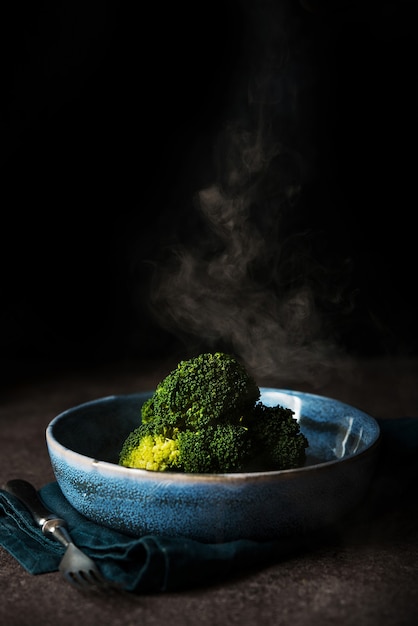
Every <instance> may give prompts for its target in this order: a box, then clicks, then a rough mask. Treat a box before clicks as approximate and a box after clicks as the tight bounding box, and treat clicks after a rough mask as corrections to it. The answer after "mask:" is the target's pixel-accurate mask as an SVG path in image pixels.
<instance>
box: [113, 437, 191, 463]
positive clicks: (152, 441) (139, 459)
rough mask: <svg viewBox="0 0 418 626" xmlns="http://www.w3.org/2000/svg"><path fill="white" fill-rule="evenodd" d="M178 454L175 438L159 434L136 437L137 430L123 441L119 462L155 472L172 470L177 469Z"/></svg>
mask: <svg viewBox="0 0 418 626" xmlns="http://www.w3.org/2000/svg"><path fill="white" fill-rule="evenodd" d="M137 430H140V429H137ZM179 454H180V453H179V449H178V443H177V440H176V439H171V438H168V437H165V436H164V435H161V434H145V435H142V436H140V437H139V438H138V436H137V432H136V431H133V433H131V434H130V435H129V436H128V438H127V440H126V441H125V444H124V446H123V448H122V451H121V455H120V460H119V463H120V465H124V466H125V467H134V468H136V469H146V470H152V471H155V472H164V471H169V470H173V471H174V470H176V469H178V459H179Z"/></svg>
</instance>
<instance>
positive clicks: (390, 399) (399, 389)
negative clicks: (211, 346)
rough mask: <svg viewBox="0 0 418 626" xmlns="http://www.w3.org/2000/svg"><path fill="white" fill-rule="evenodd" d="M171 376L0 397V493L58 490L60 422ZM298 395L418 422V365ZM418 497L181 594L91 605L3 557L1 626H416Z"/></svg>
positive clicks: (356, 368)
mask: <svg viewBox="0 0 418 626" xmlns="http://www.w3.org/2000/svg"><path fill="white" fill-rule="evenodd" d="M171 365H172V364H171V363H167V362H164V363H154V364H152V363H151V364H150V363H147V364H146V365H144V366H142V365H141V364H138V363H136V364H132V363H131V364H126V363H125V364H124V365H123V366H121V365H120V364H116V365H115V366H114V367H106V368H102V369H97V370H93V371H92V370H89V371H87V370H86V371H78V372H66V373H59V374H55V375H53V376H49V377H42V378H41V379H40V380H37V381H35V380H32V381H26V382H22V383H21V384H19V385H14V386H12V387H10V388H9V389H8V390H5V391H3V392H2V395H1V399H0V428H1V456H0V480H1V482H2V483H4V482H5V481H7V480H9V479H11V478H16V477H21V478H25V479H27V480H29V481H31V482H32V483H34V484H35V486H36V487H38V488H40V487H41V486H43V485H44V484H45V483H47V482H50V481H52V480H54V476H53V473H52V469H51V466H50V463H49V457H48V453H47V449H46V445H45V428H46V426H47V424H48V422H49V421H50V420H51V419H52V418H53V417H54V416H55V415H56V414H57V413H59V412H61V411H63V410H65V409H66V408H69V407H71V406H74V405H75V404H79V403H81V402H84V401H87V400H91V399H94V398H97V397H101V396H105V395H109V394H115V393H116V394H119V393H130V392H133V391H139V390H150V389H153V388H154V386H155V384H156V383H157V382H158V381H159V380H160V379H161V378H162V377H163V376H164V375H165V374H166V373H167V372H168V370H169V368H170V367H171ZM277 386H282V385H277ZM292 386H293V388H295V389H300V390H308V391H314V392H315V393H320V394H321V395H328V396H332V397H334V398H337V399H340V400H343V401H345V402H348V403H349V404H352V405H355V406H357V407H359V408H361V409H363V410H364V411H366V412H368V413H369V414H371V415H373V416H374V417H376V418H381V419H384V418H398V417H399V418H400V417H406V416H409V417H418V360H408V359H381V360H364V361H359V362H357V363H352V364H351V365H350V367H349V368H348V369H345V368H344V371H343V370H340V368H339V367H338V366H336V367H335V369H334V373H333V375H332V376H331V377H330V378H329V379H328V380H327V381H326V382H324V383H323V384H322V385H320V386H319V388H315V389H308V388H307V387H306V386H304V385H297V384H295V383H293V384H292ZM409 479H410V476H409ZM414 485H415V483H414V482H413V481H412V485H411V487H412V488H413V487H414ZM411 496H412V497H411V498H410V499H409V500H408V504H407V505H405V503H403V502H400V501H399V500H398V499H397V498H396V494H395V497H394V495H393V494H392V493H388V499H387V502H382V504H381V507H380V515H378V516H377V517H374V518H373V519H364V520H363V519H358V517H357V518H355V520H356V521H355V523H353V526H352V528H351V530H349V532H347V531H346V532H345V533H344V534H343V535H338V534H336V535H335V536H332V537H329V538H328V539H327V540H325V541H322V542H319V543H318V544H317V545H312V547H311V548H310V549H309V550H308V551H306V552H302V553H298V554H295V555H292V556H291V557H287V558H286V559H283V560H282V561H281V562H276V563H273V564H270V565H268V566H266V567H264V568H262V569H260V570H258V571H253V570H250V571H246V572H242V574H241V575H239V576H234V577H233V578H231V579H227V580H223V581H219V582H218V583H216V582H215V584H213V585H211V586H210V587H205V588H202V587H199V588H195V589H193V590H186V591H181V592H178V593H167V594H154V595H143V596H135V597H129V596H128V597H126V596H123V597H122V596H116V597H100V598H97V597H87V596H84V595H82V594H80V593H79V592H77V591H76V590H74V589H73V588H71V587H70V586H69V585H68V584H66V583H65V582H64V581H63V579H61V577H60V575H59V574H58V573H51V574H44V575H39V576H31V575H29V574H28V573H26V571H25V570H23V569H22V568H21V566H20V565H19V564H18V563H17V562H16V561H15V560H14V559H13V558H12V557H11V556H10V555H9V554H8V553H7V552H6V551H5V550H3V549H0V588H1V602H0V624H1V625H3V624H4V626H12V625H13V626H19V625H20V626H26V625H31V626H32V625H37V624H42V625H43V626H49V625H52V624H54V626H55V625H56V624H60V626H67V625H73V624H74V625H75V624H80V623H82V624H83V625H84V626H89V625H94V626H96V625H97V624H106V626H119V625H120V626H122V625H124V626H128V625H133V624H141V626H151V625H164V626H165V625H167V624H171V625H173V626H182V625H183V624H184V625H185V624H190V625H193V626H194V625H195V624H196V623H197V622H199V623H200V624H201V626H206V625H208V626H209V625H210V626H216V625H218V624H219V626H221V625H222V626H225V625H226V624H240V626H246V625H248V626H249V625H251V626H253V625H254V624H256V623H260V624H263V625H264V626H269V625H271V626H282V625H286V626H305V625H306V626H308V625H309V626H316V625H318V626H327V625H328V624H335V623H338V624H341V626H348V625H355V626H369V625H370V626H371V625H373V626H413V625H414V624H418V593H417V589H418V524H417V522H418V507H417V504H416V502H415V501H416V500H417V498H416V496H414V494H413V493H411Z"/></svg>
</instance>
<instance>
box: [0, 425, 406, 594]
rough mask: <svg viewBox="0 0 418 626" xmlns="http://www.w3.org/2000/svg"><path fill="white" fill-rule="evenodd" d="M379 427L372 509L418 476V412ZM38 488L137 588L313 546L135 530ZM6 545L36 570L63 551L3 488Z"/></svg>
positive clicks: (146, 589) (82, 542) (208, 576)
mask: <svg viewBox="0 0 418 626" xmlns="http://www.w3.org/2000/svg"><path fill="white" fill-rule="evenodd" d="M380 427H381V432H382V445H381V455H380V461H379V467H378V470H377V472H376V478H375V480H374V483H373V485H372V488H371V490H370V492H371V494H372V497H371V498H367V504H366V506H367V507H368V511H367V515H368V516H370V514H373V510H375V511H377V512H378V510H379V502H380V500H381V499H382V496H383V495H384V497H385V501H386V503H387V498H388V489H390V490H391V491H392V492H393V493H396V497H397V498H398V499H399V498H401V497H402V496H403V494H404V493H405V492H407V491H408V489H409V487H408V483H409V482H411V484H412V483H414V484H415V485H416V479H417V477H418V418H417V419H415V418H401V419H394V420H381V421H380ZM406 477H407V479H406ZM40 495H41V498H42V500H43V501H44V504H45V505H46V506H47V507H48V508H49V509H51V510H52V511H54V512H55V513H56V514H57V515H58V516H59V517H62V518H64V519H65V520H66V521H67V523H68V526H69V530H70V534H71V536H72V539H73V541H74V543H75V544H76V545H78V546H79V547H80V548H81V549H82V550H84V551H85V552H86V553H87V554H88V555H89V556H91V557H92V558H93V559H94V560H95V561H96V562H97V564H98V565H99V567H100V569H101V570H102V573H103V574H104V576H105V577H107V578H108V579H110V580H113V581H115V582H118V583H119V584H120V585H121V586H122V587H123V589H125V590H126V591H131V592H136V593H150V592H151V593H154V592H164V591H172V590H180V589H184V588H187V587H192V586H196V585H202V584H208V583H211V582H219V580H220V579H221V578H225V577H226V576H229V575H231V574H232V573H233V572H242V571H243V569H246V570H248V568H255V567H260V566H263V565H265V564H267V563H269V562H272V561H274V560H278V559H280V558H284V557H286V556H288V555H289V554H291V553H292V554H293V553H295V552H296V551H299V550H306V549H309V548H310V547H311V546H312V538H301V537H297V538H296V537H295V538H286V539H281V540H275V541H266V542H259V541H251V540H238V541H231V542H227V543H218V544H206V543H200V542H198V541H193V540H189V539H183V538H173V537H162V536H150V535H147V536H143V537H141V538H132V537H129V536H127V535H125V534H122V533H120V532H117V531H114V530H111V529H108V528H105V527H103V526H100V525H98V524H96V523H94V522H91V521H89V520H87V519H86V518H85V517H84V516H82V515H80V514H79V513H78V512H77V511H76V510H75V509H74V508H73V507H72V506H71V505H70V504H69V502H68V501H67V500H66V498H65V497H64V496H63V494H62V492H61V490H60V488H59V486H58V484H57V483H55V482H54V483H49V484H47V485H45V486H44V487H42V489H40ZM372 509H373V510H372ZM360 517H361V515H360ZM338 528H339V531H338V532H341V527H340V526H339V527H338ZM327 532H328V531H327ZM316 540H317V538H316ZM0 545H2V546H3V547H4V548H5V549H6V550H7V551H8V552H9V553H10V554H11V555H12V556H13V557H14V558H15V559H16V560H17V561H18V562H19V563H20V564H21V565H22V566H23V567H24V568H25V569H26V570H27V571H28V572H29V573H31V574H42V573H46V572H53V571H56V570H58V565H59V562H60V560H61V558H62V556H63V553H64V548H63V547H62V546H61V545H60V544H58V543H57V542H56V541H54V540H53V539H50V538H48V537H45V536H44V535H43V534H42V532H41V530H40V529H39V528H38V527H36V525H35V524H34V522H33V520H32V517H31V515H30V513H29V512H28V511H27V510H26V508H25V507H24V505H22V504H21V503H20V502H19V500H17V499H16V498H15V497H14V496H12V495H10V494H9V493H7V492H6V491H4V490H0Z"/></svg>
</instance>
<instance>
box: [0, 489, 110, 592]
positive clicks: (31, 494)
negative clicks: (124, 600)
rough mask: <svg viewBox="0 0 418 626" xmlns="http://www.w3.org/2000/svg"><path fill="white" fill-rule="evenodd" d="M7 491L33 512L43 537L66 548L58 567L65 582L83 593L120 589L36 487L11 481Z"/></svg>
mask: <svg viewBox="0 0 418 626" xmlns="http://www.w3.org/2000/svg"><path fill="white" fill-rule="evenodd" d="M5 490H6V491H8V492H9V493H11V494H13V495H14V496H16V498H18V499H19V500H20V501H21V502H22V503H23V504H24V505H25V506H26V508H27V509H28V510H29V511H30V513H31V514H32V517H33V519H34V520H35V522H36V523H37V524H38V526H40V527H41V530H42V532H43V534H44V535H45V536H47V537H52V538H53V539H55V540H56V541H58V542H59V543H61V544H62V545H63V546H64V547H65V549H66V550H65V553H64V556H63V558H62V559H61V562H60V564H59V567H58V569H59V571H60V572H61V574H62V576H63V577H64V579H65V580H66V581H67V582H69V583H70V584H71V585H73V586H74V587H76V588H77V589H79V590H81V591H87V590H109V591H110V590H112V589H118V590H119V587H118V586H117V585H115V584H114V583H111V582H110V581H108V580H106V579H105V578H104V577H103V576H102V574H101V572H100V570H99V568H98V567H97V565H96V563H95V562H94V561H93V560H92V559H91V558H90V557H88V556H87V555H86V554H84V552H82V551H81V550H80V549H79V548H77V546H76V545H75V544H74V543H73V541H72V539H71V536H70V534H69V532H68V527H67V524H66V522H65V520H63V519H61V518H60V517H57V515H55V514H54V513H52V511H49V510H48V509H47V508H45V506H44V505H43V503H42V501H41V499H40V497H39V495H38V492H37V491H36V489H35V487H34V486H33V485H31V484H30V483H29V482H27V481H26V480H21V479H15V480H9V481H8V482H7V483H6V485H5Z"/></svg>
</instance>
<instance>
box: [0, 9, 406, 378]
mask: <svg viewBox="0 0 418 626" xmlns="http://www.w3.org/2000/svg"><path fill="white" fill-rule="evenodd" d="M265 6H266V7H267V11H271V16H272V23H273V24H274V20H276V19H277V17H276V16H277V14H279V15H280V16H282V17H281V18H280V19H281V20H284V21H283V22H280V28H279V33H280V34H283V32H284V33H285V39H286V42H287V43H286V46H288V49H289V50H290V58H291V59H293V58H296V60H297V63H296V66H297V71H295V72H294V73H291V78H290V86H288V92H287V94H288V95H287V97H290V96H292V94H293V96H292V97H294V98H296V100H295V102H293V101H292V102H293V105H292V106H291V107H288V108H287V107H286V98H285V99H284V105H283V106H282V108H280V107H279V109H280V110H278V111H277V120H276V122H277V127H278V128H279V129H281V130H282V131H283V132H282V133H281V134H280V133H278V134H279V136H280V140H283V137H284V143H285V144H286V147H287V149H288V150H289V152H290V153H291V154H294V153H297V155H298V159H296V161H298V162H300V161H301V160H302V162H303V163H307V164H308V166H307V170H308V173H307V174H306V173H305V174H302V175H301V176H300V178H301V179H302V180H301V194H300V198H299V201H298V202H297V203H296V204H295V205H294V206H293V207H292V210H291V211H289V212H288V213H286V214H285V218H284V219H283V221H282V231H281V236H282V237H284V238H285V239H286V241H289V242H292V241H294V240H296V241H298V242H300V241H303V242H304V244H303V245H304V246H308V247H309V256H310V258H311V259H313V263H314V265H315V266H317V267H321V268H326V271H325V272H323V273H322V274H321V273H318V272H317V273H316V275H315V279H314V280H315V281H317V283H318V284H320V283H321V281H322V283H324V282H326V281H328V280H330V276H331V275H332V279H331V280H332V281H337V283H338V281H341V282H342V283H344V289H343V290H342V292H343V293H342V295H341V298H340V300H339V301H338V302H336V301H334V303H333V305H331V304H330V303H331V299H328V298H322V297H321V296H319V297H318V302H319V304H318V306H319V308H320V309H321V313H322V314H323V316H324V319H325V324H324V326H325V331H326V332H329V333H330V335H331V336H332V339H333V341H334V340H335V341H336V342H338V343H339V344H340V345H341V346H342V347H343V349H344V350H346V351H347V352H349V353H350V354H360V355H363V356H376V355H377V356H380V355H391V354H393V355H399V354H401V355H416V353H417V348H418V342H417V336H418V335H417V331H416V319H417V317H416V305H415V300H416V298H415V290H416V284H417V279H416V253H415V248H416V243H415V242H416V234H415V212H416V209H415V206H416V198H415V195H416V194H415V188H416V175H415V173H416V145H417V144H416V120H415V115H416V64H415V61H414V56H415V52H416V51H415V40H416V34H415V33H416V8H415V2H413V1H409V2H408V1H407V0H405V1H402V0H401V1H398V2H372V1H367V2H360V1H358V2H355V1H352V2H349V1H348V0H347V1H344V0H338V1H337V2H331V1H329V2H325V1H321V0H317V1H316V2H315V1H312V2H296V1H295V2H286V3H285V2H276V3H274V2H271V3H269V2H266V3H264V2H256V1H255V0H253V1H251V0H242V1H240V0H228V1H227V2H217V1H214V2H210V3H209V2H205V1H204V2H199V3H194V4H193V3H192V4H191V5H190V4H189V3H188V4H187V6H186V5H185V4H184V5H183V4H181V3H166V4H164V3H155V4H154V8H150V7H149V6H148V5H146V6H145V5H144V6H142V5H141V8H139V9H135V10H134V9H133V8H127V7H126V6H124V3H115V2H111V1H109V2H83V3H82V2H64V1H62V0H61V1H59V2H44V3H37V4H36V5H35V4H34V3H31V4H28V6H24V5H22V4H16V3H14V4H13V5H12V7H11V8H10V7H8V8H7V11H6V8H5V7H4V8H2V9H1V12H2V17H1V29H2V40H3V41H4V42H5V46H4V52H3V55H2V83H3V96H2V102H1V107H2V111H1V114H2V122H1V125H2V126H1V131H2V141H1V148H2V163H1V177H2V184H1V190H2V191H1V196H2V201H1V203H2V227H1V232H0V236H1V296H0V297H1V300H0V304H1V308H0V364H1V367H2V373H1V376H2V382H3V383H9V382H11V381H14V380H18V379H19V378H20V377H22V376H30V375H32V374H39V373H45V374H47V373H48V372H49V371H50V370H54V371H56V370H57V369H58V368H60V367H67V366H76V367H77V366H78V365H81V364H83V366H84V365H88V364H93V365H94V364H95V363H100V362H105V361H108V362H112V361H113V360H116V361H117V360H118V359H131V358H133V359H135V358H138V357H140V358H142V357H145V358H148V357H149V358H151V357H157V358H158V357H159V356H164V355H167V354H170V353H178V354H179V355H181V356H183V355H184V354H187V351H188V350H189V349H190V347H189V345H188V342H187V339H185V336H184V333H182V332H178V329H176V328H175V327H172V328H170V327H168V326H163V325H162V324H161V321H160V320H159V319H158V318H156V316H155V315H154V313H153V311H152V309H151V308H150V292H151V290H152V285H153V282H152V277H153V272H154V270H155V268H156V267H159V264H161V263H163V262H164V260H165V259H166V258H167V256H168V255H169V253H170V250H171V249H172V247H173V246H178V245H180V244H181V245H184V246H186V247H187V246H188V245H197V246H198V245H199V238H200V237H201V236H202V232H204V228H203V227H202V222H201V219H200V217H199V215H197V214H196V208H195V206H194V203H193V198H194V195H195V193H196V192H197V191H199V190H200V189H202V188H203V187H205V186H207V185H208V184H211V182H213V180H214V179H216V177H217V176H218V172H217V169H216V163H215V162H214V145H215V143H216V141H215V140H216V137H217V136H218V134H219V132H220V131H221V130H222V128H223V127H224V124H225V122H226V121H227V120H230V119H235V117H238V118H239V117H240V115H241V114H242V112H243V110H245V107H246V99H247V84H248V81H249V80H250V81H251V80H254V72H255V74H256V72H257V70H254V66H255V67H257V62H258V59H259V51H260V48H262V47H263V42H264V43H265V41H266V40H265V38H264V33H263V30H262V27H261V26H260V24H261V21H260V22H259V21H258V20H257V19H254V16H257V15H259V14H260V15H261V14H263V12H262V7H265ZM283 7H284V9H285V12H284V13H283V10H284V9H283ZM277 11H278V12H279V13H277ZM259 12H260V13H259ZM283 15H285V16H286V17H285V18H283ZM281 45H282V41H281V37H278V47H279V48H280V46H281ZM254 60H255V62H254ZM289 94H290V96H289ZM295 94H296V96H295ZM282 104H283V101H282ZM287 165H288V164H287ZM277 167H278V170H280V171H282V170H283V168H284V165H283V163H282V162H281V163H280V164H279V165H278V166H277ZM302 169H303V168H302ZM292 171H293V170H292ZM298 171H299V172H300V170H298ZM304 171H305V170H304ZM274 175H275V173H274V168H273V169H271V170H270V171H269V176H270V178H271V177H273V178H274ZM278 175H280V172H279V174H278ZM267 186H268V185H267ZM267 206H268V203H266V202H264V203H263V202H260V203H259V205H258V207H256V209H254V215H253V219H254V221H255V223H257V224H260V223H262V221H263V211H267V210H268V209H267V208H266V207H267ZM288 245H290V244H288ZM298 245H300V244H298ZM302 249H303V250H304V248H303V246H302ZM305 252H306V250H305ZM341 268H345V269H341ZM347 268H349V269H347ZM331 270H335V275H334V274H333V273H332V271H331ZM321 276H322V278H321ZM323 286H324V285H323V284H322V287H323ZM215 344H216V342H215ZM201 347H202V345H200V346H199V349H200V348H201Z"/></svg>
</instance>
